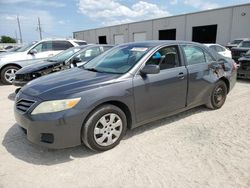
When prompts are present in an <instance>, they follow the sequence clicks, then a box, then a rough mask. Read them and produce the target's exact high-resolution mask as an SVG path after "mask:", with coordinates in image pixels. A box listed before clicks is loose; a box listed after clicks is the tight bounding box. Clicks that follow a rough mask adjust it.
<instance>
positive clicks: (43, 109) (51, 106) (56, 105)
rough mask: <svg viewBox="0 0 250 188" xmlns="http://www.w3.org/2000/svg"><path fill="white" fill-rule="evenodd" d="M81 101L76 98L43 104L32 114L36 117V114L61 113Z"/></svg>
mask: <svg viewBox="0 0 250 188" xmlns="http://www.w3.org/2000/svg"><path fill="white" fill-rule="evenodd" d="M80 100H81V98H74V99H64V100H54V101H46V102H42V103H41V104H39V105H38V106H37V107H36V108H35V109H34V110H33V111H32V113H31V114H32V115H35V114H42V113H51V112H59V111H63V110H67V109H70V108H73V107H74V106H75V105H77V103H78V102H79V101H80Z"/></svg>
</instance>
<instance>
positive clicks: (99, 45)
mask: <svg viewBox="0 0 250 188" xmlns="http://www.w3.org/2000/svg"><path fill="white" fill-rule="evenodd" d="M95 46H96V47H103V46H108V47H114V45H110V44H86V45H80V46H75V47H72V48H80V49H84V48H88V47H95Z"/></svg>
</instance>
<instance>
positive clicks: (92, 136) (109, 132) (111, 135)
mask: <svg viewBox="0 0 250 188" xmlns="http://www.w3.org/2000/svg"><path fill="white" fill-rule="evenodd" d="M126 129H127V119H126V115H125V114H124V112H123V111H122V110H121V109H120V108H118V107H116V106H114V105H103V106H101V107H99V108H97V109H96V110H95V111H94V112H92V113H91V115H90V116H89V118H88V119H87V121H86V123H85V124H84V125H83V129H82V140H83V142H84V143H85V145H86V146H88V147H89V148H90V149H92V150H95V151H106V150H109V149H112V148H113V147H115V146H116V145H118V144H119V142H120V140H121V139H122V137H123V136H124V134H125V132H126Z"/></svg>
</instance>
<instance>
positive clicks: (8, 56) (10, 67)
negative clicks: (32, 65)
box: [0, 39, 87, 84]
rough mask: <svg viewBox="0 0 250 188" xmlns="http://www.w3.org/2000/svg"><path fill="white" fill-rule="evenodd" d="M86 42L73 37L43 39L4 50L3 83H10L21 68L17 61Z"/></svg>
mask: <svg viewBox="0 0 250 188" xmlns="http://www.w3.org/2000/svg"><path fill="white" fill-rule="evenodd" d="M85 44H87V43H86V42H85V41H82V40H75V39H45V40H41V41H39V42H36V43H32V44H28V45H26V46H23V47H22V48H20V49H19V50H17V51H15V52H6V53H3V54H1V55H0V75H1V81H2V83H3V84H11V83H12V80H13V79H14V78H15V72H16V71H17V70H18V69H20V68H22V66H21V65H20V64H19V63H18V61H23V60H29V59H41V58H47V57H50V56H54V55H56V54H58V53H59V52H61V51H63V50H66V49H68V48H70V47H74V46H80V45H85Z"/></svg>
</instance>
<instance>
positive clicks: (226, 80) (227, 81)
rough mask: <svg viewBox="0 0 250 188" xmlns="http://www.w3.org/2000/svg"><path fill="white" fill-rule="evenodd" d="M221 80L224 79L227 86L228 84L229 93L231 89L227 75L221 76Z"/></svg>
mask: <svg viewBox="0 0 250 188" xmlns="http://www.w3.org/2000/svg"><path fill="white" fill-rule="evenodd" d="M219 80H222V81H223V82H225V84H226V86H227V93H229V91H230V82H229V80H228V79H227V78H226V77H224V76H223V77H221V78H220V79H219Z"/></svg>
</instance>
